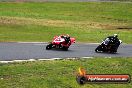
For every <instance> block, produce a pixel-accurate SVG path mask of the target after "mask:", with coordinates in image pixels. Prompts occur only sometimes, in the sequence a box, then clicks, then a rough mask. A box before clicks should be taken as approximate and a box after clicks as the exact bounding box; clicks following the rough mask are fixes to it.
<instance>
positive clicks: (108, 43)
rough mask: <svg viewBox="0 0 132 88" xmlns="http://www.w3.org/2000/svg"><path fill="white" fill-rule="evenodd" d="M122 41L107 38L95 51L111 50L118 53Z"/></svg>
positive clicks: (110, 51)
mask: <svg viewBox="0 0 132 88" xmlns="http://www.w3.org/2000/svg"><path fill="white" fill-rule="evenodd" d="M121 43H122V41H121V40H118V41H113V40H110V39H109V38H106V39H105V40H103V41H102V43H101V44H100V45H99V46H98V47H97V48H96V49H95V52H109V53H116V52H117V49H118V47H119V45H120V44H121Z"/></svg>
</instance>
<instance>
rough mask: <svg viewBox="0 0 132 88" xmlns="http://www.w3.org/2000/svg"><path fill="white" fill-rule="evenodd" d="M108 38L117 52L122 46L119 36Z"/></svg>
mask: <svg viewBox="0 0 132 88" xmlns="http://www.w3.org/2000/svg"><path fill="white" fill-rule="evenodd" d="M107 38H108V39H109V40H110V43H111V44H113V45H114V46H113V48H114V49H115V50H117V49H118V47H119V45H120V41H119V39H118V35H117V34H114V35H113V36H108V37H107Z"/></svg>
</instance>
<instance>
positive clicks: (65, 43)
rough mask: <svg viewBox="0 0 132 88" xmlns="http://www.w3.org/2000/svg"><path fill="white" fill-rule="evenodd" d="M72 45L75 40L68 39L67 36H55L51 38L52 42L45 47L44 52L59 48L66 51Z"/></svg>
mask: <svg viewBox="0 0 132 88" xmlns="http://www.w3.org/2000/svg"><path fill="white" fill-rule="evenodd" d="M72 43H75V38H70V36H69V35H67V36H65V35H60V36H55V37H54V38H53V41H52V42H50V43H49V44H48V45H47V46H46V50H50V49H52V48H59V49H63V50H66V51H67V50H68V48H69V46H70V45H71V44H72Z"/></svg>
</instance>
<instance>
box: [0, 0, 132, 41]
mask: <svg viewBox="0 0 132 88" xmlns="http://www.w3.org/2000/svg"><path fill="white" fill-rule="evenodd" d="M131 14H132V3H112V2H111V3H110V2H85V3H83V2H82V3H62V2H61V3H52V2H44V3H33V2H30V3H24V2H20V3H18V2H3V3H2V2H1V3H0V41H1V42H16V41H41V42H43V41H44V42H48V41H50V40H52V38H53V36H55V35H59V34H70V35H71V36H72V37H75V38H76V40H77V41H78V42H100V41H101V40H102V39H103V38H105V37H106V36H108V35H113V34H114V33H117V34H119V37H120V39H121V40H123V42H125V43H132V40H131V39H132V36H131V35H132V26H131V25H132V15H131Z"/></svg>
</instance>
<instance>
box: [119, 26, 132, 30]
mask: <svg viewBox="0 0 132 88" xmlns="http://www.w3.org/2000/svg"><path fill="white" fill-rule="evenodd" d="M117 29H122V30H123V29H127V30H132V27H128V26H124V27H117Z"/></svg>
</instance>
